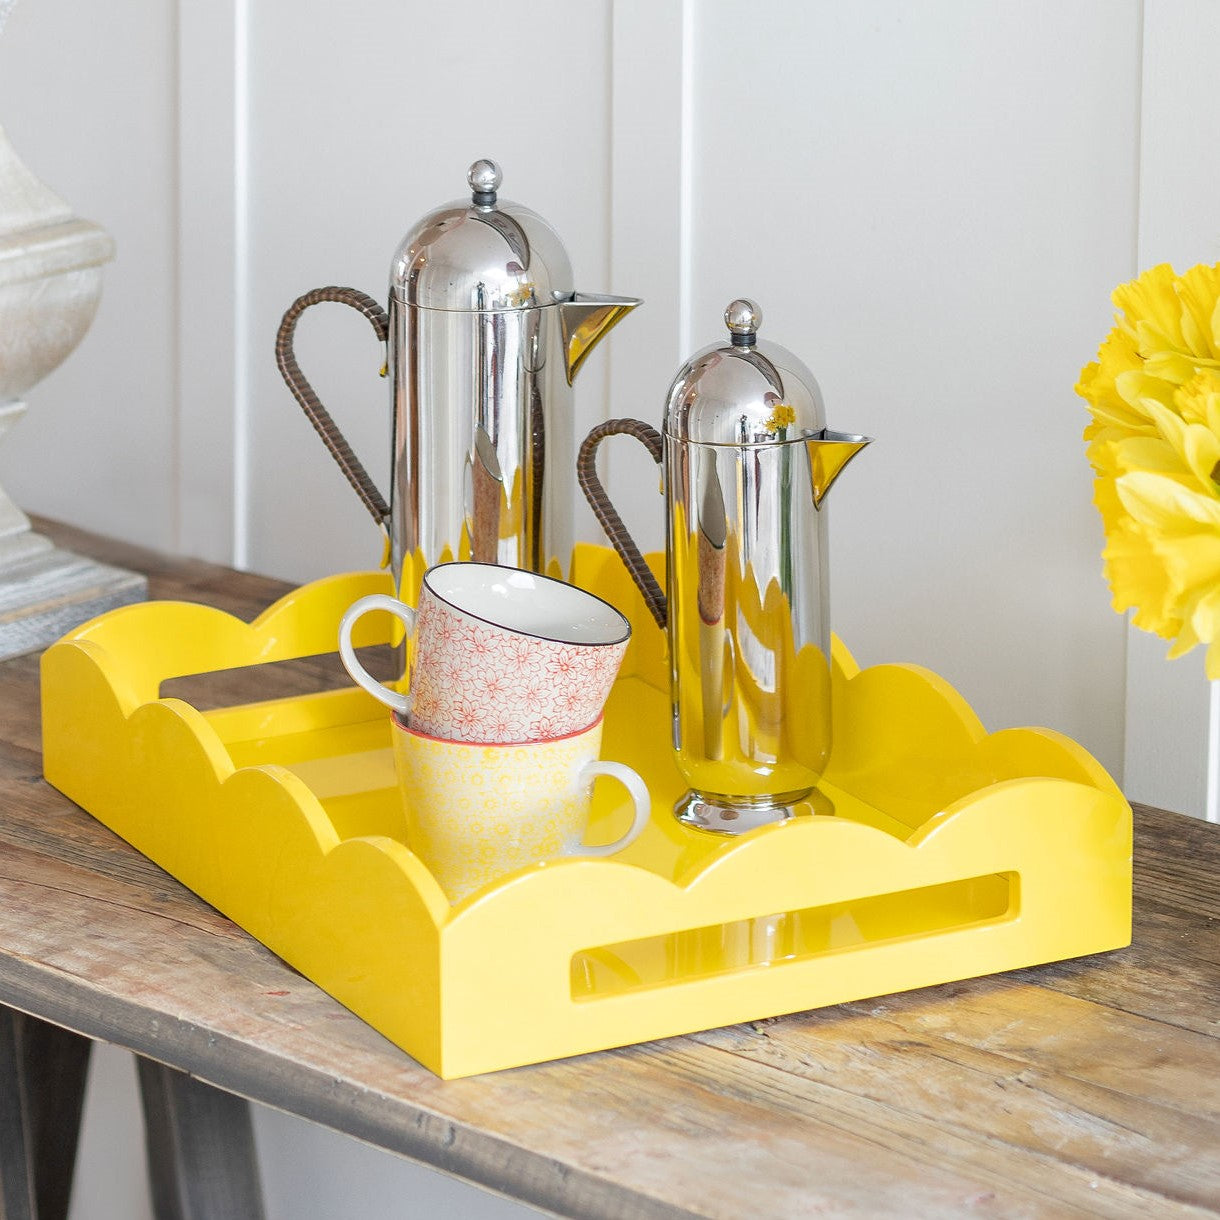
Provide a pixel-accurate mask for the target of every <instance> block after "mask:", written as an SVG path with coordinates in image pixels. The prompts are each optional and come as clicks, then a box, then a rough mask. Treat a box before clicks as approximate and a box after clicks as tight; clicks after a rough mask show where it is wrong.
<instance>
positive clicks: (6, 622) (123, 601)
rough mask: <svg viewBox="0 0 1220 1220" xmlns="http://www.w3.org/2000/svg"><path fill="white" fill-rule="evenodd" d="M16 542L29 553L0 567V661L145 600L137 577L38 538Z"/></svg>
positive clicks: (145, 588)
mask: <svg viewBox="0 0 1220 1220" xmlns="http://www.w3.org/2000/svg"><path fill="white" fill-rule="evenodd" d="M21 542H22V544H24V545H25V546H26V547H27V548H30V550H31V551H32V553H27V554H26V555H25V556H24V557H23V558H20V559H18V560H17V561H16V562H10V563H6V564H4V566H2V567H0V660H3V659H5V658H7V657H17V656H21V655H22V654H23V653H27V652H35V651H37V650H39V649H42V648H45V647H46V646H47V645H48V644H51V643H53V642H54V641H55V640H57V639H59V637H60V636H61V635H63V634H64V633H65V632H67V631H71V630H72V628H73V627H79V626H80V624H81V623H84V622H86V621H88V620H89V619H91V618H94V617H95V616H96V615H99V614H103V613H105V612H106V611H107V610H113V609H114V608H115V607H116V606H126V605H128V604H129V603H131V602H139V601H144V600H145V599H146V598H147V597H148V581H147V580H146V579H145V578H144V577H143V576H141V575H139V574H138V573H135V572H125V571H124V570H123V569H122V568H112V567H110V566H109V565H108V564H103V563H95V562H94V561H93V560H92V559H84V558H82V557H81V556H80V555H74V554H73V553H72V552H71V551H61V550H59V549H57V548H56V547H54V546H52V544H51V543H50V542H49V541H48V540H47V539H46V538H43V537H42V535H40V534H34V533H28V534H24V535H23V536H22V537H21ZM39 544H41V545H39Z"/></svg>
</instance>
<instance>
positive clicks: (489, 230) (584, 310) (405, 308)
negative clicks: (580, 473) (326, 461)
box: [276, 160, 640, 583]
mask: <svg viewBox="0 0 1220 1220" xmlns="http://www.w3.org/2000/svg"><path fill="white" fill-rule="evenodd" d="M468 182H469V184H470V188H471V195H470V197H469V198H468V199H459V200H456V201H455V202H453V203H449V204H446V205H444V206H443V207H440V208H437V209H436V210H435V211H432V212H430V213H428V215H426V216H424V217H423V219H422V220H420V221H419V223H418V224H417V225H416V226H415V227H414V228H413V229H412V230H411V231H410V232H409V233H408V234H407V235H406V237H404V238H403V240H402V243H401V244H400V246H399V247H398V251H397V253H396V254H395V255H394V260H393V263H392V264H391V267H390V299H389V311H388V313H387V311H385V310H383V309H382V308H381V306H380V305H379V304H378V303H377V302H376V301H375V300H374V299H373V298H372V297H370V296H368V295H367V294H366V293H363V292H360V291H359V290H358V289H354V288H319V289H316V290H315V291H313V292H309V293H306V294H305V295H304V296H302V297H300V298H298V299H297V300H296V301H295V302H294V303H293V304H292V306H291V307H290V308H289V309H288V311H287V312H286V313H285V315H284V319H283V321H282V323H281V324H280V329H279V335H278V337H277V340H276V360H277V363H278V365H279V369H280V372H281V373H282V374H283V377H284V380H285V381H286V382H287V383H288V387H289V389H290V390H291V391H292V393H293V394H294V395H295V396H296V399H297V401H298V402H299V403H300V404H301V406H302V407H303V408H304V409H305V413H306V415H308V416H309V419H310V421H311V422H312V423H313V425H314V427H315V428H316V429H317V431H318V433H319V435H320V436H321V437H322V440H323V441H324V442H325V444H326V446H327V448H328V449H329V450H330V452H331V454H332V456H333V457H334V458H335V460H336V461H337V462H338V464H339V467H340V469H342V471H343V472H344V474H345V475H346V476H347V479H348V481H349V482H350V483H351V484H352V486H353V487H354V488H355V490H356V492H357V494H358V495H359V496H360V498H361V500H362V501H363V502H364V505H365V507H366V508H367V509H368V510H369V513H370V514H371V515H372V517H373V519H374V520H375V521H376V522H377V523H378V524H379V525H380V526H382V528H383V529H385V530H386V531H387V532H388V534H389V539H390V553H391V562H392V567H393V572H394V577H395V581H396V582H399V583H400V582H401V576H402V564H403V558H404V556H416V557H418V558H420V559H422V560H423V561H424V562H425V563H428V564H431V563H439V562H442V561H444V560H447V559H476V560H482V561H485V562H490V563H501V564H507V565H509V566H511V567H519V568H527V569H529V570H531V571H534V572H551V573H552V574H555V573H556V571H557V570H559V571H566V570H567V566H568V561H569V559H570V556H571V551H572V544H573V541H574V538H573V535H572V511H571V498H570V488H571V483H570V478H571V474H570V472H571V470H572V462H573V459H574V456H575V454H574V449H575V443H574V435H573V426H572V391H571V386H572V380H573V378H574V377H575V376H576V373H577V371H578V370H579V369H580V367H581V365H582V364H583V363H584V361H585V358H586V357H587V356H588V354H589V352H590V351H591V350H592V349H593V347H594V346H595V345H596V344H597V342H598V341H599V340H600V339H601V338H602V336H603V335H605V334H606V332H607V331H608V330H609V329H610V328H611V327H612V326H614V325H615V323H616V322H618V321H619V320H620V319H621V318H622V317H623V316H624V315H625V314H627V313H628V312H629V311H630V310H631V309H634V308H635V306H636V305H638V304H639V303H640V302H639V301H638V300H637V299H636V298H634V297H612V296H590V295H587V294H584V293H577V292H576V291H574V290H573V287H572V268H571V264H570V263H569V262H568V257H567V255H566V253H565V252H564V248H563V245H562V244H561V242H560V240H559V237H558V235H557V234H556V233H555V231H554V229H552V228H551V226H550V225H548V224H547V222H546V221H545V220H543V219H542V217H540V216H538V215H537V214H536V213H534V212H531V211H530V210H529V209H528V208H524V207H521V206H520V205H519V204H515V203H511V202H509V201H508V200H504V199H500V198H499V196H498V191H499V188H500V182H501V174H500V169H499V166H497V165H496V164H495V162H494V161H486V160H483V161H476V162H475V163H474V164H473V165H472V166H471V167H470V172H469V175H468ZM321 301H337V302H340V303H342V304H345V305H350V306H352V307H353V308H355V309H358V310H359V311H360V312H361V313H363V314H364V316H365V317H366V318H368V319H369V321H370V322H371V323H372V324H373V327H374V329H375V330H376V331H377V335H378V337H379V338H380V339H381V340H382V341H383V342H386V343H387V344H388V351H387V359H386V370H385V371H388V374H389V377H390V382H391V405H392V419H393V430H392V439H391V444H392V461H391V474H390V480H391V488H390V502H389V504H387V503H386V502H385V500H384V499H383V497H382V495H381V493H380V492H379V491H378V489H377V487H376V485H375V484H374V483H373V481H372V479H371V478H370V477H369V475H368V473H367V471H366V470H365V468H364V466H363V465H362V464H361V462H360V461H359V459H358V458H357V457H356V456H355V454H354V453H353V452H352V450H351V448H350V446H349V445H348V444H347V442H346V440H344V438H343V435H342V433H341V432H340V431H339V429H338V428H337V427H336V426H335V424H334V421H333V420H332V419H331V417H330V415H329V413H328V412H327V410H326V408H325V407H324V406H323V405H322V403H321V402H320V401H319V399H318V396H317V395H316V394H315V393H314V391H313V388H312V387H311V386H310V384H309V382H308V381H307V380H306V379H305V377H304V375H303V374H302V372H301V369H300V366H299V365H298V364H297V361H296V357H295V355H294V353H293V348H292V344H293V335H294V332H295V330H296V324H297V320H298V319H299V318H300V316H301V314H302V313H303V312H304V311H305V310H306V309H308V308H309V307H310V306H311V305H315V304H317V303H319V302H321Z"/></svg>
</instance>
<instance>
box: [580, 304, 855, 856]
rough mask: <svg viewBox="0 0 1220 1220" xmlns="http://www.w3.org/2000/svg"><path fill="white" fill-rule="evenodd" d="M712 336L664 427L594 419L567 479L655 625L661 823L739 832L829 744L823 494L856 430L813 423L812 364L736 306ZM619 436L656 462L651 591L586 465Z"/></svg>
mask: <svg viewBox="0 0 1220 1220" xmlns="http://www.w3.org/2000/svg"><path fill="white" fill-rule="evenodd" d="M725 322H726V324H727V325H728V328H729V332H730V340H729V342H727V343H718V344H713V345H711V346H710V347H705V348H703V349H702V350H701V351H699V352H697V353H696V354H695V355H694V356H693V357H692V358H691V359H690V360H689V361H688V362H687V363H686V364H684V365H683V366H682V368H681V369H680V370H679V371H678V375H677V377H676V378H675V379H674V382H673V384H672V385H671V386H670V389H669V395H668V398H667V400H666V405H665V419H664V425H663V432H660V433H659V432H657V430H656V429H655V428H653V427H651V426H650V425H648V424H645V423H641V422H640V421H638V420H610V421H608V422H607V423H605V424H601V425H599V426H598V427H596V428H594V429H593V431H592V432H590V433H589V436H588V437H587V438H586V439H585V441H584V443H583V444H582V446H581V450H580V455H579V457H578V459H577V476H578V479H579V481H580V485H581V488H582V489H583V491H584V492H585V495H586V497H587V498H588V500H589V503H590V505H591V506H592V508H593V511H594V513H595V514H596V515H597V517H598V520H599V521H600V522H601V524H602V527H603V528H604V529H605V531H606V533H607V535H608V536H609V538H610V540H611V542H612V543H613V544H614V546H615V549H616V550H617V551H618V552H619V554H620V555H621V556H622V558H623V560H624V562H625V563H626V564H627V566H628V568H629V570H630V571H631V573H632V576H633V577H634V578H635V581H636V584H637V585H638V586H639V588H640V592H641V593H642V594H643V596H644V600H645V602H646V603H647V604H648V607H649V609H650V610H651V611H652V613H653V615H654V617H655V618H656V620H657V622H658V623H659V624H660V625H661V626H662V627H666V626H667V627H668V632H669V658H670V693H671V700H672V712H673V745H674V750H675V752H676V756H677V762H678V766H679V769H680V770H681V772H682V774H683V776H684V777H685V779H686V781H687V782H688V783H689V785H690V791H689V792H688V793H687V794H686V795H685V796H684V797H683V798H682V799H681V800H680V801H679V802H678V805H677V808H676V810H675V812H676V814H677V816H678V818H679V819H680V820H681V821H683V822H685V823H687V824H689V825H692V826H697V827H700V828H702V829H705V830H714V831H721V832H725V833H741V832H743V831H746V830H749V829H751V828H753V827H755V826H759V825H762V824H764V823H767V822H775V821H783V820H785V819H787V818H789V817H791V816H792V815H793V813H794V812H795V811H796V809H797V807H798V806H799V805H800V804H801V803H802V802H804V801H806V800H808V799H809V797H810V796H811V794H812V792H813V790H814V788H815V787H816V785H817V783H818V781H819V779H820V778H821V775H822V771H823V770H824V768H825V765H826V761H827V759H828V757H829V754H830V721H831V718H830V585H829V580H828V573H827V561H828V551H827V532H826V507H825V499H826V495H827V493H828V492H829V490H830V488H831V485H832V484H833V483H834V481H835V479H836V478H837V477H838V475H839V474H840V472H841V471H842V470H843V468H844V467H845V466H846V465H847V463H848V462H849V461H850V460H851V459H852V458H853V457H854V456H855V455H856V454H857V453H859V452H860V450H861V449H863V448H864V446H865V445H867V444H868V443H869V441H870V439H871V438H869V437H866V436H855V435H850V434H847V433H842V432H831V431H829V430H828V429H827V427H826V414H825V409H824V407H823V405H822V395H821V391H820V390H819V388H818V384H817V382H816V381H815V380H814V378H813V374H812V373H810V371H809V370H808V369H807V368H806V367H805V365H804V364H802V363H801V362H800V361H799V360H798V359H797V358H796V357H795V356H794V355H793V354H792V353H791V352H789V351H786V350H785V349H784V348H782V347H779V346H778V345H777V344H773V343H763V342H759V340H758V337H757V332H758V328H759V326H760V324H761V322H762V314H761V311H760V310H759V308H758V306H757V305H756V304H754V302H752V301H748V300H737V301H734V302H733V303H732V304H731V305H729V307H728V309H727V310H726V311H725ZM618 433H626V434H629V435H632V436H635V437H637V438H638V439H639V440H641V441H643V442H644V444H645V445H646V446H647V447H648V449H649V451H650V453H651V454H652V456H653V459H654V460H655V461H656V462H657V463H658V464H660V465H661V466H662V470H663V489H664V492H665V503H666V518H667V531H666V567H667V580H668V588H669V597H668V603H667V601H666V597H665V595H664V593H662V591H661V589H660V587H659V585H658V583H657V581H656V579H655V578H654V577H653V575H652V573H651V571H650V570H649V568H648V566H647V564H646V563H645V562H644V559H643V557H642V556H641V555H640V553H639V550H638V549H637V547H636V546H635V543H634V542H633V541H632V540H631V538H630V536H629V535H628V533H627V531H626V529H625V527H624V526H623V523H622V520H621V518H620V517H619V515H618V513H617V512H616V511H615V509H614V507H613V505H612V504H611V503H610V501H609V499H608V498H607V496H606V494H605V491H604V490H603V488H602V486H601V483H600V482H599V480H598V477H597V472H596V468H595V456H596V450H597V446H598V445H599V444H600V443H601V441H602V440H603V439H604V438H605V437H607V436H610V435H614V434H618Z"/></svg>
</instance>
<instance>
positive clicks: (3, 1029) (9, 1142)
mask: <svg viewBox="0 0 1220 1220" xmlns="http://www.w3.org/2000/svg"><path fill="white" fill-rule="evenodd" d="M23 1093H24V1090H23V1089H22V1087H21V1052H20V1048H19V1046H18V1039H17V1014H16V1013H15V1012H13V1010H12V1009H11V1008H0V1216H2V1217H3V1220H34V1216H35V1212H34V1175H33V1174H32V1173H31V1172H30V1150H29V1146H28V1142H27V1140H26V1134H27V1132H28V1131H29V1127H30V1124H29V1122H28V1120H27V1117H26V1108H25V1098H24V1096H23Z"/></svg>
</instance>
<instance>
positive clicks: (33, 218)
mask: <svg viewBox="0 0 1220 1220" xmlns="http://www.w3.org/2000/svg"><path fill="white" fill-rule="evenodd" d="M11 7H12V4H11V3H9V4H5V3H4V0H0V33H2V32H3V27H4V21H5V18H6V17H7V15H8V11H9V10H10V9H11ZM113 257H114V241H113V239H112V238H111V237H110V235H109V234H108V233H107V232H106V231H105V230H104V229H103V228H101V227H100V226H99V225H96V224H93V223H92V222H91V221H87V220H81V219H79V218H78V217H76V216H74V215H73V213H72V209H71V208H70V207H69V206H68V205H67V204H66V203H65V202H64V201H63V200H62V199H60V198H59V197H58V196H57V195H56V194H55V193H54V192H53V191H51V189H50V188H49V187H48V186H46V185H45V184H44V183H42V182H41V181H39V179H38V178H36V177H35V176H34V174H33V173H31V172H30V170H29V169H27V168H26V166H25V165H24V164H23V163H22V161H21V160H20V158H19V157H18V156H17V153H16V152H15V151H14V149H13V147H12V145H11V144H10V143H9V141H8V138H7V136H6V135H5V133H4V129H3V128H2V127H0V440H2V439H3V435H4V433H6V432H7V431H8V429H9V428H11V427H12V425H13V424H14V423H16V421H17V420H18V419H20V417H21V416H22V415H23V414H24V413H25V409H26V403H25V397H26V395H27V394H28V393H29V391H30V390H31V389H33V387H34V386H36V385H37V384H38V383H39V382H40V381H41V380H42V379H43V378H44V377H46V376H47V375H48V374H49V373H50V372H52V371H53V370H54V369H56V368H58V367H59V365H60V364H61V363H62V362H63V361H64V360H65V359H66V358H67V357H68V355H69V354H70V353H71V352H72V351H73V349H74V348H75V347H76V345H77V344H78V343H79V342H80V341H81V339H82V338H83V337H84V335H85V333H86V331H88V329H89V326H90V324H91V323H92V321H93V316H94V314H95V313H96V312H97V306H98V301H99V300H100V297H101V291H102V267H103V265H104V264H106V263H107V262H109V261H110V260H111V259H112V258H113ZM0 464H2V461H0ZM146 595H147V582H146V581H145V579H144V577H142V576H139V575H136V574H134V573H131V572H125V571H122V570H121V569H118V568H113V567H110V566H109V565H105V564H98V563H95V562H93V561H92V560H89V559H85V558H83V557H82V556H79V555H74V554H72V553H71V552H68V551H63V550H60V549H59V548H57V547H55V546H54V545H53V544H52V543H51V541H50V540H49V539H47V538H44V537H43V536H42V535H40V534H37V533H35V532H34V530H33V529H32V528H31V526H30V521H29V518H28V517H26V515H25V514H24V513H23V512H22V511H21V509H20V508H18V507H17V505H16V504H15V503H14V502H13V500H12V498H11V497H10V496H9V495H7V493H6V492H5V491H4V489H3V487H0V658H4V657H11V656H17V655H19V654H21V653H26V652H31V651H34V650H35V649H38V648H41V647H43V646H45V645H46V644H49V643H50V642H51V641H53V640H55V639H57V638H58V637H59V636H60V635H62V634H63V633H64V632H65V631H67V630H69V629H70V628H72V627H74V626H77V625H78V624H80V623H82V622H84V621H86V620H87V619H90V618H92V617H94V616H95V615H97V614H100V613H102V612H103V611H105V610H109V609H112V608H113V607H115V606H119V605H124V604H126V603H128V602H132V601H139V600H142V599H143V598H144V597H145V596H146Z"/></svg>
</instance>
